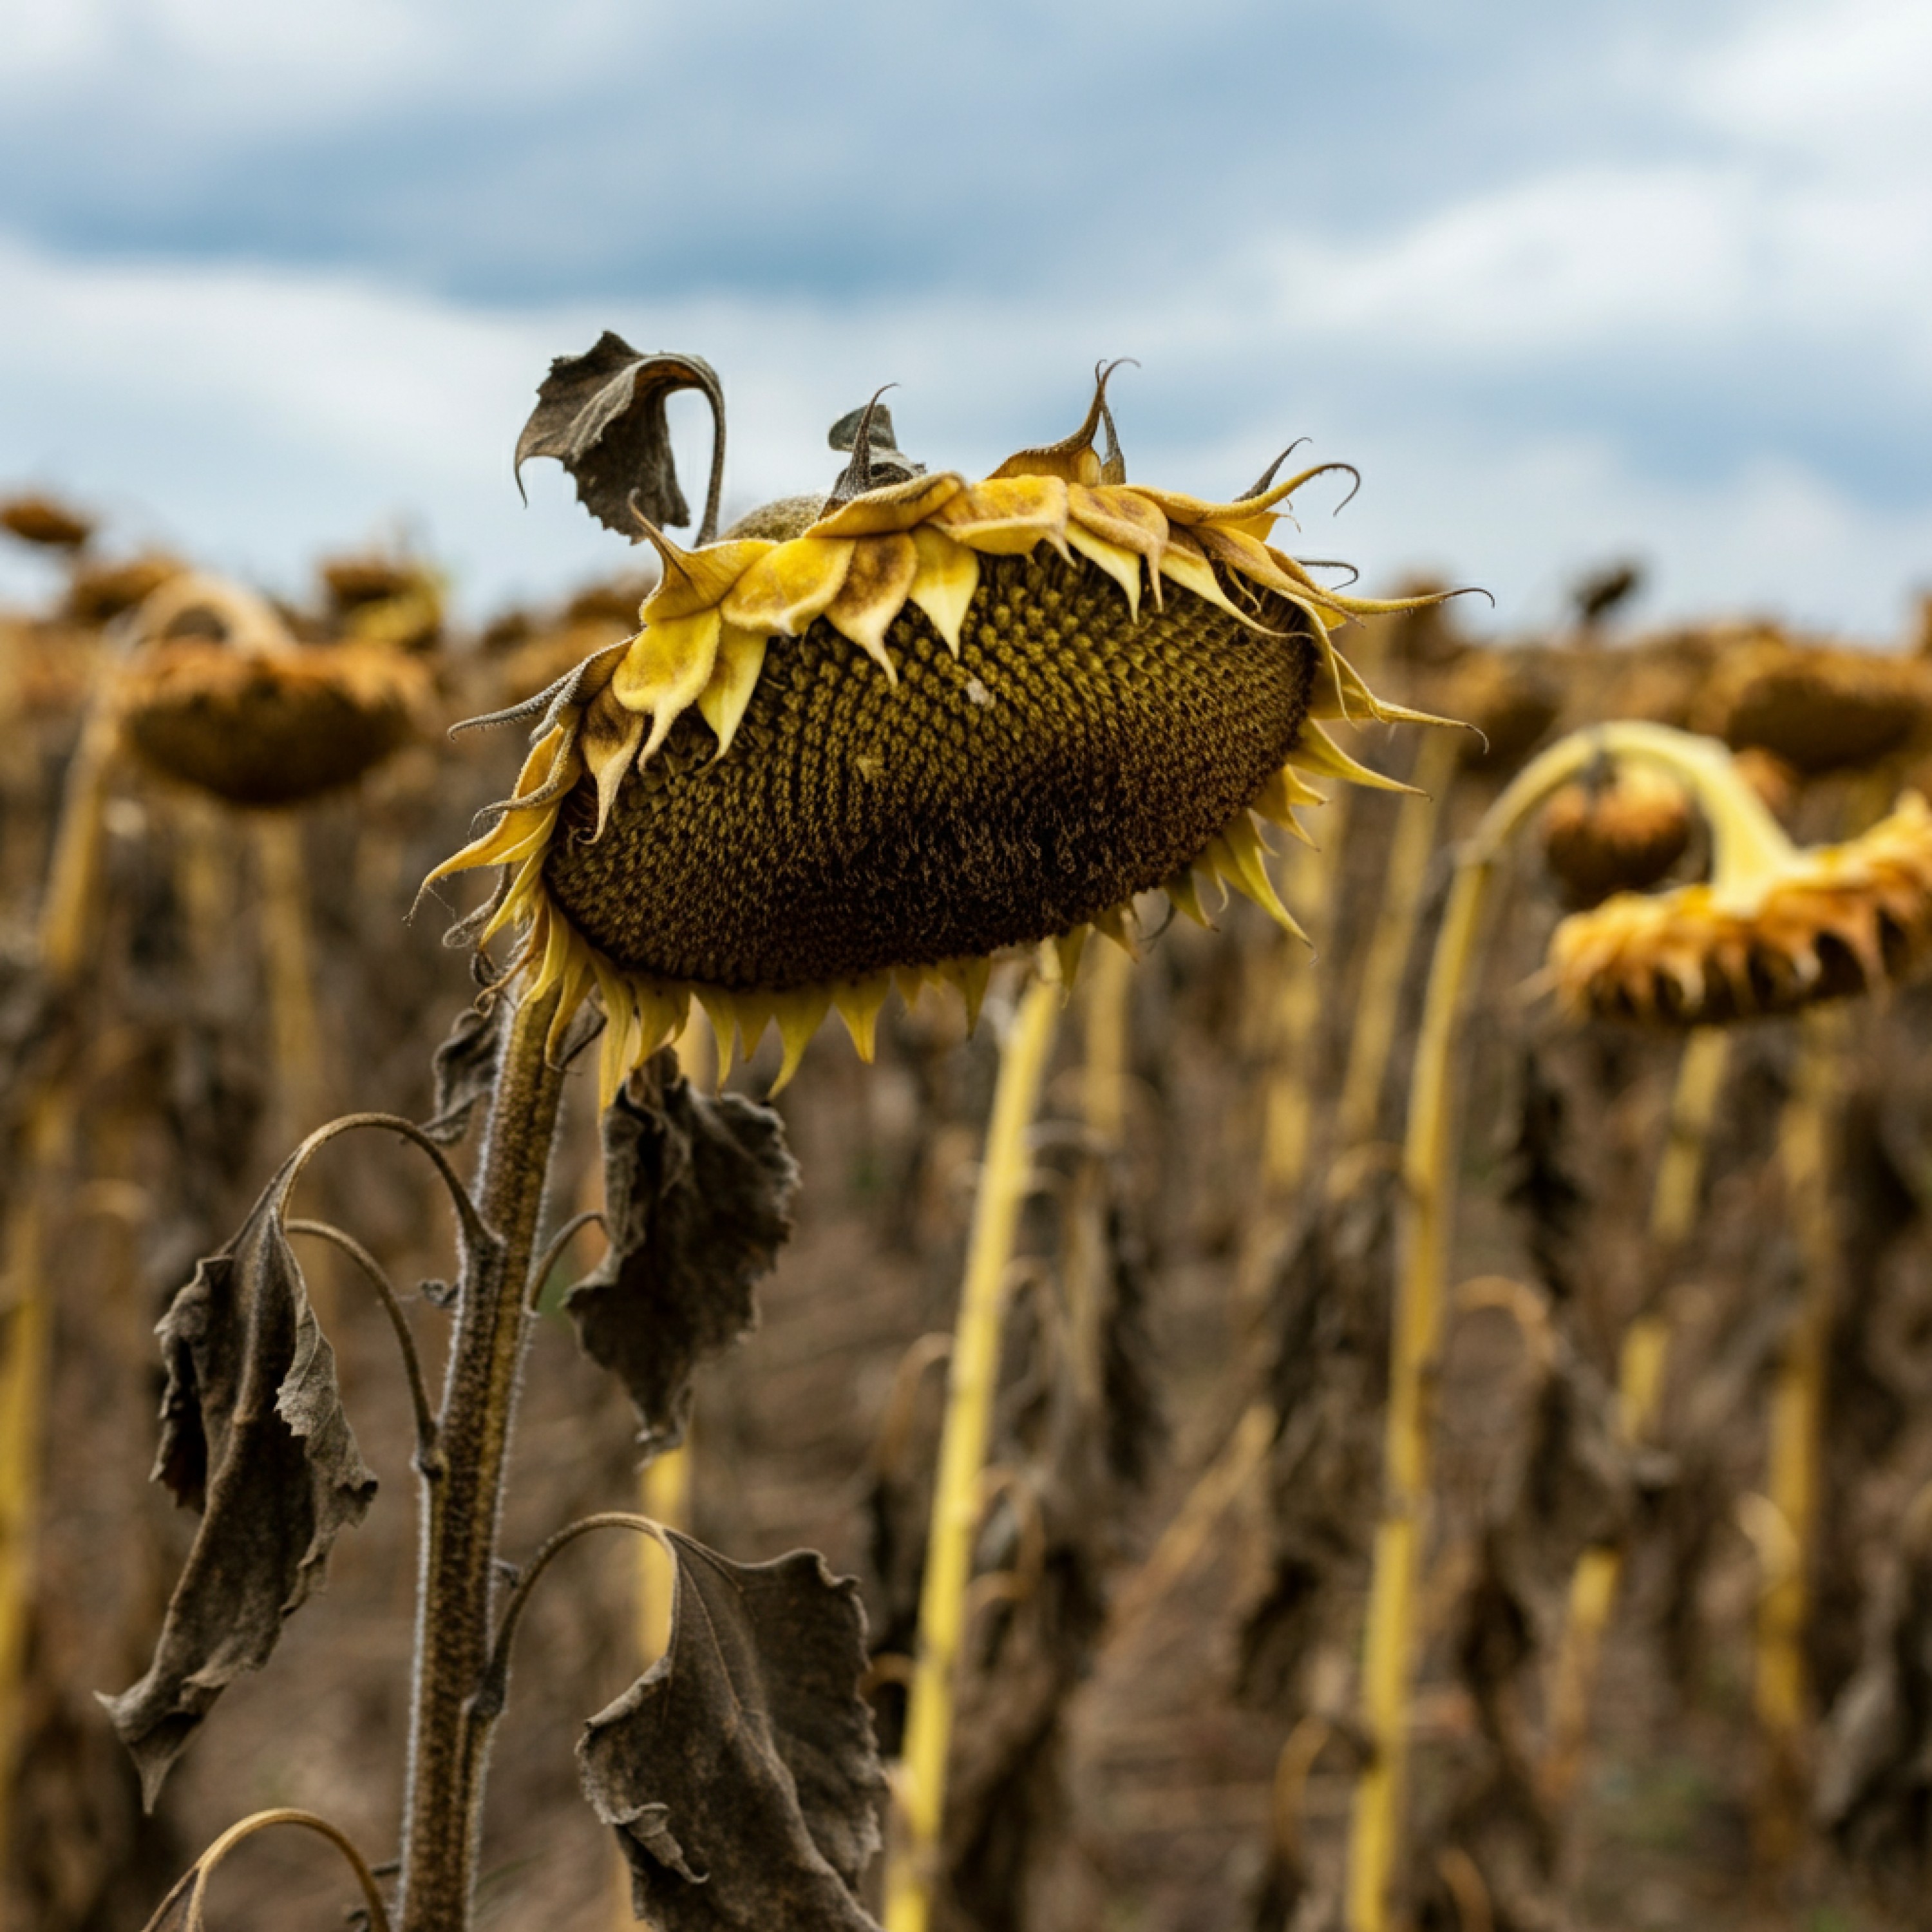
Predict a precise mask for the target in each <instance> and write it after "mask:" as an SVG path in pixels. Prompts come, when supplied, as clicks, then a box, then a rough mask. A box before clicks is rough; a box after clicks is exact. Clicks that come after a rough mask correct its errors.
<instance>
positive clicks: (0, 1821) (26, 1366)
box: [0, 704, 118, 1844]
mask: <svg viewBox="0 0 1932 1932" xmlns="http://www.w3.org/2000/svg"><path fill="white" fill-rule="evenodd" d="M117 736H118V733H117V730H116V727H115V721H114V719H113V716H112V715H111V714H110V712H109V711H108V709H107V707H106V706H104V705H100V704H97V705H96V706H95V708H94V709H93V710H92V712H90V713H89V717H88V719H87V721H86V724H85V725H84V726H83V728H82V732H81V737H80V744H79V745H78V746H77V748H76V749H75V751H74V759H73V762H72V763H71V766H69V768H68V778H67V787H66V792H65V796H64V797H63V799H62V805H61V816H60V823H59V826H58V829H57V831H56V832H55V841H54V851H53V858H52V865H51V867H50V868H49V874H48V881H47V889H46V897H45V898H44V899H43V901H42V904H41V907H40V929H39V933H38V935H37V951H38V954H39V963H40V970H41V971H42V973H43V974H44V975H45V977H46V980H47V982H48V983H49V986H50V987H52V988H55V989H59V988H62V987H65V986H71V985H72V984H73V983H74V981H75V980H76V979H77V977H78V976H79V974H80V971H81V968H82V965H83V961H84V960H85V959H86V955H87V947H88V944H89V934H90V932H91V929H92V923H93V910H94V905H95V898H96V890H97V886H98V877H99V870H100V850H101V808H102V805H103V804H104V802H105V799H106V796H107V778H108V774H109V770H110V764H111V761H112V759H113V751H114V747H115V742H116V739H117ZM79 1118H80V1094H79V1093H78V1092H77V1090H76V1087H75V1084H74V1081H73V1080H72V1079H71V1078H67V1079H56V1080H55V1081H54V1082H52V1083H51V1084H50V1085H49V1086H48V1087H47V1088H46V1089H45V1090H44V1091H43V1092H41V1093H40V1094H39V1095H37V1097H35V1099H34V1102H33V1103H32V1105H31V1108H30V1109H29V1110H28V1118H27V1121H26V1131H25V1133H24V1134H23V1137H22V1139H23V1148H22V1153H23V1158H22V1160H21V1163H20V1172H19V1173H18V1174H17V1176H16V1177H15V1185H16V1187H17V1189H18V1190H19V1191H18V1193H17V1196H16V1197H15V1199H14V1202H13V1211H12V1213H11V1214H10V1217H9V1218H8V1221H7V1228H6V1232H5V1272H4V1274H0V1844H5V1843H6V1842H7V1833H8V1831H9V1829H10V1826H11V1812H12V1801H13V1777H14V1771H15V1768H16V1763H17V1758H18V1755H19V1752H20V1738H21V1711H22V1699H21V1688H22V1686H21V1669H22V1666H23V1663H24V1661H25V1656H26V1640H27V1627H28V1619H29V1616H30V1613H31V1607H32V1604H33V1594H34V1544H35V1532H36V1529H37V1520H38V1517H39V1514H40V1479H41V1472H42V1464H41V1453H42V1447H43V1445H42V1432H43V1426H44V1421H45V1403H46V1387H47V1379H48V1376H49V1372H50V1370H51V1368H52V1361H51V1343H52V1298H51V1295H50V1293H49V1284H48V1282H47V1279H46V1250H47V1238H48V1232H49V1223H50V1221H51V1220H52V1214H51V1213H50V1210H51V1208H52V1205H53V1204H52V1199H51V1197H52V1195H53V1193H54V1192H55V1189H56V1188H57V1187H58V1184H59V1183H60V1181H61V1180H62V1177H63V1176H64V1175H65V1172H66V1170H67V1169H68V1165H69V1163H70V1162H71V1159H72V1157H73V1152H74V1140H75V1134H76V1130H77V1127H78V1125H79Z"/></svg>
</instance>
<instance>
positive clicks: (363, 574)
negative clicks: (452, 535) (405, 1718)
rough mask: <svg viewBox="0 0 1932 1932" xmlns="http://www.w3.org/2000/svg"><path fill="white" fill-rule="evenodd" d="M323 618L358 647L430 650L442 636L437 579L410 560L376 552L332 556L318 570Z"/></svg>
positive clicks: (429, 570)
mask: <svg viewBox="0 0 1932 1932" xmlns="http://www.w3.org/2000/svg"><path fill="white" fill-rule="evenodd" d="M321 576H322V582H323V589H324V590H325V592H326V593H327V595H328V598H329V614H330V616H331V617H332V619H334V621H335V625H336V626H337V628H338V629H339V630H340V631H341V633H342V634H344V636H346V637H350V638H351V639H353V640H355V641H356V642H357V643H366V644H386V645H387V646H389V647H390V648H391V649H395V650H401V651H430V650H434V649H435V648H436V646H437V644H438V643H440V641H441V640H442V637H443V580H442V579H441V578H440V577H438V576H437V574H436V572H435V571H433V570H431V569H430V568H428V566H427V565H425V564H423V563H421V562H418V561H416V559H413V558H410V557H406V556H389V555H386V554H384V553H381V552H379V551H371V552H368V553H364V554H362V555H360V556H335V557H329V558H326V559H324V561H323V564H322V565H321Z"/></svg>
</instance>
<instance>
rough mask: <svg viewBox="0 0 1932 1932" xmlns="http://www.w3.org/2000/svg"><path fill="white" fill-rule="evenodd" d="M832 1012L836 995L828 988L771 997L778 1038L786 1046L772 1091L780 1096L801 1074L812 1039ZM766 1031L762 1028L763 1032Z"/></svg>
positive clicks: (775, 994) (813, 988)
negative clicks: (796, 1074) (797, 1074)
mask: <svg viewBox="0 0 1932 1932" xmlns="http://www.w3.org/2000/svg"><path fill="white" fill-rule="evenodd" d="M831 1008H832V991H831V989H830V988H829V987H827V986H800V987H799V988H797V989H796V990H795V991H793V992H789V993H774V994H772V995H771V1010H772V1018H773V1019H775V1020H776V1021H777V1022H778V1038H779V1039H780V1040H782V1041H783V1042H784V1060H783V1061H782V1062H781V1064H780V1065H779V1067H778V1078H777V1079H775V1080H774V1081H773V1082H772V1092H773V1093H774V1094H776V1093H778V1092H779V1091H781V1089H783V1088H784V1087H785V1085H787V1083H788V1082H790V1079H791V1076H793V1074H794V1073H796V1072H797V1071H798V1063H799V1061H801V1060H802V1059H803V1058H805V1048H806V1047H807V1046H808V1045H810V1043H811V1037H812V1035H813V1034H815V1033H816V1032H817V1031H818V1029H819V1028H820V1025H823V1022H824V1019H825V1016H826V1013H829V1011H830V1010H831ZM759 1031H760V1033H762V1032H763V1031H764V1029H763V1028H762V1027H761V1028H759Z"/></svg>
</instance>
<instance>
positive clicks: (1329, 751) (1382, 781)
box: [1288, 718, 1421, 797]
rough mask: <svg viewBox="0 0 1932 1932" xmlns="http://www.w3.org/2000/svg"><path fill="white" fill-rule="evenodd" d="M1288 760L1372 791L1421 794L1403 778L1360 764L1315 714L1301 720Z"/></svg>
mask: <svg viewBox="0 0 1932 1932" xmlns="http://www.w3.org/2000/svg"><path fill="white" fill-rule="evenodd" d="M1288 762H1289V763H1290V764H1291V765H1297V766H1300V767H1301V769H1302V770H1303V771H1304V772H1316V773H1318V774H1319V775H1321V776H1322V777H1323V778H1340V780H1341V781H1342V782H1343V784H1356V785H1366V786H1367V787H1368V788H1369V790H1371V791H1402V792H1407V793H1409V794H1410V796H1412V797H1419V796H1421V794H1420V793H1418V792H1417V790H1416V789H1415V786H1413V785H1412V784H1403V782H1402V781H1401V780H1400V778H1385V777H1384V776H1383V775H1382V773H1381V772H1372V771H1370V769H1369V768H1368V766H1367V765H1364V764H1358V763H1356V761H1355V760H1354V759H1353V758H1352V757H1349V754H1348V753H1347V752H1346V751H1343V748H1341V746H1340V745H1338V744H1337V743H1336V742H1335V741H1334V739H1333V738H1331V737H1330V736H1329V735H1328V733H1327V732H1326V731H1325V730H1322V727H1321V726H1320V725H1319V724H1317V723H1316V721H1314V720H1313V718H1304V719H1303V720H1302V724H1301V735H1300V736H1298V737H1297V738H1296V739H1295V748H1294V749H1293V750H1292V751H1290V752H1289V754H1288Z"/></svg>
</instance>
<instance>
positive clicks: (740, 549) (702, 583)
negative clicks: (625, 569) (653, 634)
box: [638, 536, 777, 624]
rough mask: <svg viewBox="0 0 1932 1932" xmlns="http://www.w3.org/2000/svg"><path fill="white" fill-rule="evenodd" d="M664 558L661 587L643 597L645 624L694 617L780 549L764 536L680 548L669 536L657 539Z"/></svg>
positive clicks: (720, 599) (721, 599)
mask: <svg viewBox="0 0 1932 1932" xmlns="http://www.w3.org/2000/svg"><path fill="white" fill-rule="evenodd" d="M657 545H658V551H659V553H661V555H662V556H663V558H664V577H663V578H662V580H661V581H660V582H659V583H658V587H657V588H656V589H655V590H653V591H652V592H651V594H650V595H649V596H648V597H647V598H645V599H644V605H643V610H640V612H639V613H638V615H639V616H640V617H641V618H642V619H643V621H644V622H646V624H656V623H661V622H667V621H668V620H670V619H673V618H677V617H691V616H696V615H697V613H698V612H699V611H700V610H709V609H710V608H711V607H712V606H713V605H714V604H720V603H722V602H723V601H724V595H725V593H726V592H727V591H729V590H730V588H731V586H733V584H734V583H736V582H737V581H738V580H739V577H742V576H743V575H744V574H745V571H748V570H749V569H750V568H751V566H752V565H754V563H756V562H757V561H758V559H760V557H762V556H765V555H766V554H767V553H769V551H771V550H775V549H776V548H777V545H776V544H772V543H769V542H766V541H764V540H763V538H753V537H745V538H740V539H739V540H737V541H734V542H732V543H721V544H706V546H705V547H704V548H703V549H702V550H679V548H678V547H677V545H676V544H674V543H673V542H672V541H670V538H668V537H664V536H660V537H659V538H658V539H657Z"/></svg>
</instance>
